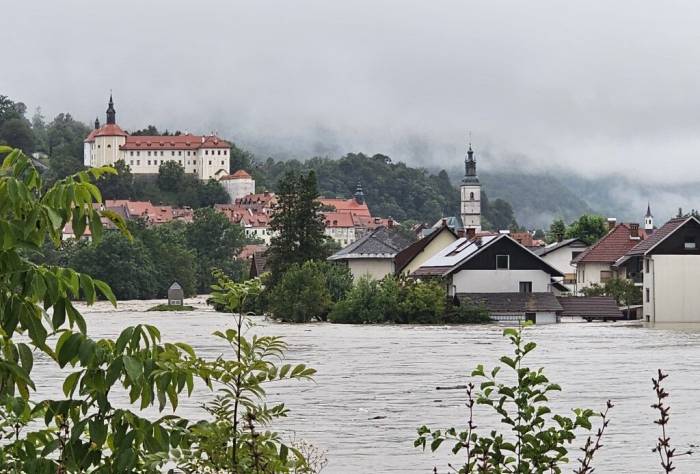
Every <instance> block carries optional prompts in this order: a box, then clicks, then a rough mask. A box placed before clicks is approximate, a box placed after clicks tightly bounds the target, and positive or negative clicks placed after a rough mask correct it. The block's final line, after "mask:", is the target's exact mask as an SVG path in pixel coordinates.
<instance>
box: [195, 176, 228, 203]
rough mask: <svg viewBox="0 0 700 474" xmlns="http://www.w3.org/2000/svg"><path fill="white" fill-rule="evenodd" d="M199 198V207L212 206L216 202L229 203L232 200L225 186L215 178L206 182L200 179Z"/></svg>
mask: <svg viewBox="0 0 700 474" xmlns="http://www.w3.org/2000/svg"><path fill="white" fill-rule="evenodd" d="M198 181H199V183H198V187H197V199H198V201H199V207H210V206H213V205H214V204H227V203H229V202H231V196H229V194H228V193H227V192H226V190H225V189H224V187H223V186H222V185H221V183H220V182H218V181H217V180H215V179H212V178H210V179H208V180H207V181H205V182H202V181H201V180H198Z"/></svg>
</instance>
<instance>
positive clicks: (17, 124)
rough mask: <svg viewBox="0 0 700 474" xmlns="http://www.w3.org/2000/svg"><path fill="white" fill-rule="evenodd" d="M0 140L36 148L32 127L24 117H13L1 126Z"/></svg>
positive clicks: (19, 146)
mask: <svg viewBox="0 0 700 474" xmlns="http://www.w3.org/2000/svg"><path fill="white" fill-rule="evenodd" d="M0 142H2V143H4V144H6V145H10V146H13V147H17V148H23V149H25V150H33V149H34V134H33V133H32V127H31V124H30V123H29V120H27V119H26V118H24V117H21V118H12V119H10V120H7V121H5V122H3V124H2V125H1V126H0Z"/></svg>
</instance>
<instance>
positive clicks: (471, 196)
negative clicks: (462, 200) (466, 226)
mask: <svg viewBox="0 0 700 474" xmlns="http://www.w3.org/2000/svg"><path fill="white" fill-rule="evenodd" d="M469 200H470V201H473V200H474V193H469Z"/></svg>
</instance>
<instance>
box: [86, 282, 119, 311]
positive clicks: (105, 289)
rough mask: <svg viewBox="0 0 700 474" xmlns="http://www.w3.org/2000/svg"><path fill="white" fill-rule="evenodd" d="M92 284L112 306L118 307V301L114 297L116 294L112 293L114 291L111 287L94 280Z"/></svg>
mask: <svg viewBox="0 0 700 474" xmlns="http://www.w3.org/2000/svg"><path fill="white" fill-rule="evenodd" d="M92 282H93V283H94V284H95V287H97V289H98V290H100V293H102V295H103V296H104V297H105V298H107V300H109V302H110V303H112V306H114V307H115V308H116V307H117V299H116V298H115V297H114V293H113V292H112V289H111V288H110V287H109V285H108V284H107V283H105V282H103V281H102V280H92Z"/></svg>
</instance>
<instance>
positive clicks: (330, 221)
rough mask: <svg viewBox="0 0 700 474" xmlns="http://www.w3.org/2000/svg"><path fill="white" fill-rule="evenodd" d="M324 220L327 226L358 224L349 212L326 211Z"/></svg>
mask: <svg viewBox="0 0 700 474" xmlns="http://www.w3.org/2000/svg"><path fill="white" fill-rule="evenodd" d="M323 221H324V223H325V225H326V227H355V226H356V225H357V224H358V222H356V220H355V219H353V215H352V214H349V213H347V212H324V213H323Z"/></svg>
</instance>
